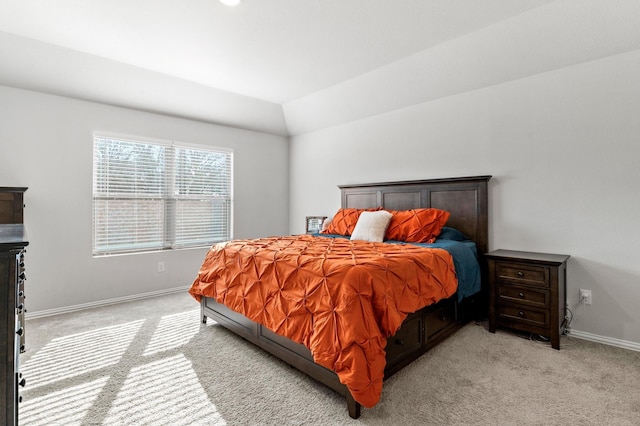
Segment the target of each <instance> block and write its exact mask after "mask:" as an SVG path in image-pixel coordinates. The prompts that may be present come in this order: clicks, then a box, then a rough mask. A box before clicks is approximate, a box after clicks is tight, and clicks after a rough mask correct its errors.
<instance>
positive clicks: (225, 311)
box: [200, 295, 468, 419]
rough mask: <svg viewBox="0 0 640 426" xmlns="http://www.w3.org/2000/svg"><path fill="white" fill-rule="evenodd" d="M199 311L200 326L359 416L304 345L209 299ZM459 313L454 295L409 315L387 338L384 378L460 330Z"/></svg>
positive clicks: (358, 408) (344, 392) (344, 390)
mask: <svg viewBox="0 0 640 426" xmlns="http://www.w3.org/2000/svg"><path fill="white" fill-rule="evenodd" d="M200 312H201V317H202V322H203V323H206V322H207V318H211V319H212V320H214V321H216V322H217V323H219V324H220V325H222V326H223V327H225V328H226V329H228V330H230V331H232V332H234V333H235V334H237V335H238V336H240V337H242V338H244V339H246V340H248V341H249V342H251V343H253V344H255V345H257V346H259V347H260V348H262V349H264V350H265V351H267V352H269V353H270V354H272V355H274V356H275V357H277V358H279V359H281V360H282V361H284V362H286V363H287V364H289V365H291V366H293V367H295V368H297V369H298V370H300V371H302V372H303V373H305V374H307V375H309V376H310V377H312V378H313V379H315V380H317V381H319V382H320V383H323V384H324V385H326V386H328V387H329V388H331V389H333V390H334V391H336V392H338V393H339V394H341V395H343V396H344V397H345V399H346V402H347V409H348V411H349V416H350V417H352V418H354V419H357V418H358V417H360V414H361V409H362V408H361V405H360V404H359V403H358V402H356V401H355V400H354V399H353V397H352V396H351V393H350V392H349V390H348V389H347V388H346V386H344V385H343V384H342V383H340V381H339V380H338V376H337V375H336V374H335V373H334V372H333V371H331V370H328V369H326V368H324V367H322V366H321V365H318V364H316V363H315V362H313V357H312V355H311V352H310V351H309V349H307V348H306V347H305V346H304V345H301V344H299V343H296V342H293V341H291V340H289V339H288V338H286V337H284V336H280V335H278V334H276V333H274V332H272V331H271V330H269V329H267V328H266V327H263V326H262V325H260V324H257V323H255V322H253V321H251V320H250V319H248V318H246V317H245V316H244V315H241V314H239V313H237V312H234V311H232V310H231V309H229V308H227V307H226V306H224V305H222V304H220V303H217V302H216V301H215V300H214V299H211V298H207V297H203V298H202V299H201V302H200ZM460 314H461V311H460V310H459V304H458V303H457V295H454V296H453V297H451V298H449V299H446V300H443V301H440V302H439V303H437V304H435V305H431V306H427V307H426V308H424V309H421V310H420V311H418V312H415V313H413V314H411V315H410V316H408V317H407V319H406V320H405V321H404V323H403V325H402V327H401V328H400V330H398V332H397V333H396V334H395V335H394V336H392V337H389V338H388V339H387V348H386V352H387V367H386V368H385V374H384V378H385V379H387V378H389V377H391V376H392V375H393V374H395V373H397V372H398V371H400V370H402V368H404V367H405V366H407V365H409V364H410V363H411V362H413V361H414V360H416V359H417V358H418V357H420V356H421V355H423V354H424V353H425V352H427V351H428V350H429V349H431V348H433V347H434V346H436V345H437V344H438V343H440V342H441V341H443V340H444V339H446V338H447V337H448V336H450V335H451V334H453V333H454V332H455V331H457V330H458V329H459V328H460V327H462V325H464V323H465V322H466V318H468V316H467V315H460ZM459 317H460V318H459Z"/></svg>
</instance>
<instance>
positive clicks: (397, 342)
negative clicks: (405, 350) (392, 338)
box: [396, 339, 404, 346]
mask: <svg viewBox="0 0 640 426" xmlns="http://www.w3.org/2000/svg"><path fill="white" fill-rule="evenodd" d="M396 345H400V346H403V345H404V340H402V339H396Z"/></svg>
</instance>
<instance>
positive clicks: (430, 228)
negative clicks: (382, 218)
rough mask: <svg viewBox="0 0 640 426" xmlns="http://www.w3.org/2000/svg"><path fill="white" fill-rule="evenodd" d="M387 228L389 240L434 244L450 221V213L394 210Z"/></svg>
mask: <svg viewBox="0 0 640 426" xmlns="http://www.w3.org/2000/svg"><path fill="white" fill-rule="evenodd" d="M391 214H392V215H393V216H392V217H391V222H389V227H388V228H387V234H386V238H387V239H388V240H396V241H406V242H408V243H432V242H434V241H435V240H436V237H437V236H438V235H440V231H441V230H442V227H443V226H444V225H445V223H447V219H449V212H448V211H445V210H439V209H413V210H392V211H391Z"/></svg>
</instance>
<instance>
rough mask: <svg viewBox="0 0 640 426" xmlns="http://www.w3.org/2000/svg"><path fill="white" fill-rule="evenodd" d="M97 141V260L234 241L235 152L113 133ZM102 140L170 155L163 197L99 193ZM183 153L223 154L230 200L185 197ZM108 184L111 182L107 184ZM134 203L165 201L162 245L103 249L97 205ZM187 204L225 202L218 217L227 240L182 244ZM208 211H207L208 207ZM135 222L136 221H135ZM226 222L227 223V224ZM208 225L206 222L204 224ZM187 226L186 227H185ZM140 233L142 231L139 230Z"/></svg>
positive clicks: (94, 253) (94, 238) (96, 137)
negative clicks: (182, 207)
mask: <svg viewBox="0 0 640 426" xmlns="http://www.w3.org/2000/svg"><path fill="white" fill-rule="evenodd" d="M92 139H93V149H92V153H93V159H92V225H91V227H92V247H91V252H92V256H93V257H105V256H115V255H123V254H137V253H149V252H157V251H166V250H184V249H193V248H207V247H210V246H211V245H212V244H215V243H217V242H221V241H227V240H230V239H232V238H233V206H234V185H233V182H234V151H233V149H231V148H225V147H219V146H213V145H203V144H194V143H186V142H182V141H173V140H164V139H155V138H149V137H143V136H132V135H123V134H117V133H111V132H102V131H96V132H94V133H93V135H92ZM99 139H106V140H114V141H119V142H125V143H132V144H147V145H152V146H159V147H162V148H163V149H164V150H165V152H166V154H165V156H164V157H165V158H164V164H163V166H164V173H161V175H162V176H163V177H162V179H163V180H162V191H161V195H160V196H148V195H146V196H145V195H141V194H140V193H137V192H136V193H134V194H122V193H120V194H119V193H115V192H113V191H111V193H110V192H109V190H107V192H98V191H97V186H98V185H97V182H98V178H97V167H96V165H97V162H96V150H97V146H98V140H99ZM180 149H186V150H194V151H206V152H211V153H214V154H223V155H224V156H225V157H226V158H225V161H224V172H225V173H224V174H225V176H223V179H222V183H223V186H224V189H228V195H226V196H216V195H203V194H196V195H191V196H189V195H181V194H179V191H178V188H177V186H176V181H177V180H178V179H177V176H178V173H179V172H178V170H177V169H178V167H177V165H176V159H175V157H176V152H177V151H178V150H180ZM106 182H108V181H106ZM126 199H131V200H135V201H141V200H142V201H145V200H146V201H161V202H162V204H163V206H162V219H161V222H162V223H158V224H159V225H160V226H161V228H162V230H161V235H162V241H161V244H157V242H156V243H155V244H153V246H150V247H149V248H144V244H141V243H137V244H136V243H135V242H132V243H130V247H129V248H124V249H123V248H120V249H118V248H113V247H109V245H108V244H107V246H106V247H104V248H100V247H99V244H98V243H97V239H98V230H97V222H98V221H99V220H97V218H96V215H97V213H99V211H97V210H96V204H97V200H98V201H104V200H106V201H108V200H116V201H121V200H126ZM187 200H194V201H196V200H198V201H202V202H204V204H205V205H206V204H207V203H209V204H210V207H213V206H214V205H215V204H218V202H219V201H220V200H221V201H222V210H223V214H222V215H221V216H214V217H216V218H221V221H222V223H223V226H222V234H223V238H215V239H211V240H206V241H201V242H195V243H186V244H185V243H184V242H182V243H178V241H177V228H178V220H179V215H178V207H177V206H178V204H179V202H180V201H187ZM205 209H206V207H205ZM105 211H107V212H108V210H105ZM132 220H133V219H132ZM225 222H226V223H225ZM201 223H204V222H201ZM183 225H184V224H183ZM136 229H138V228H136Z"/></svg>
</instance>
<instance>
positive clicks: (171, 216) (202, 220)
mask: <svg viewBox="0 0 640 426" xmlns="http://www.w3.org/2000/svg"><path fill="white" fill-rule="evenodd" d="M232 166H233V153H232V152H231V151H229V150H224V149H219V148H215V149H213V148H208V147H207V148H204V147H200V146H198V147H195V146H187V145H183V144H177V143H171V142H166V143H165V142H156V141H154V142H147V141H143V140H140V141H138V140H131V139H127V138H122V137H110V136H104V135H94V155H93V254H94V255H107V254H116V253H126V252H139V251H147V250H162V249H170V248H184V247H196V246H208V245H211V244H213V243H215V242H219V241H224V240H228V239H230V238H231V208H232V195H233V191H232Z"/></svg>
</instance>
